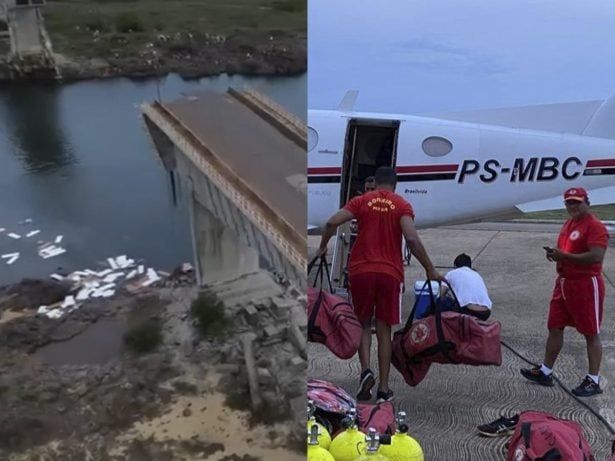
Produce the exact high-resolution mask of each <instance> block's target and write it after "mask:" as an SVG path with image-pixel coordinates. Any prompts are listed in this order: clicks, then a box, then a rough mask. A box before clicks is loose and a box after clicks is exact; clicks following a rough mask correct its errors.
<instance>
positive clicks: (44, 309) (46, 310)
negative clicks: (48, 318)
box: [36, 306, 49, 314]
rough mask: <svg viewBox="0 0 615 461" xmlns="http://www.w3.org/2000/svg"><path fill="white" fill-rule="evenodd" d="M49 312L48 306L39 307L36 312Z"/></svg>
mask: <svg viewBox="0 0 615 461" xmlns="http://www.w3.org/2000/svg"><path fill="white" fill-rule="evenodd" d="M47 312H49V307H48V306H39V307H38V310H37V311H36V313H37V314H46V313H47Z"/></svg>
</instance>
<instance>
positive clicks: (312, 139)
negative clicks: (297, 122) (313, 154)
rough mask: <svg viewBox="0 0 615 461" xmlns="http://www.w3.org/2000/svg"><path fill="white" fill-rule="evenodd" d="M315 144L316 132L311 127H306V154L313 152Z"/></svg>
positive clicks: (316, 142) (316, 139) (316, 141)
mask: <svg viewBox="0 0 615 461" xmlns="http://www.w3.org/2000/svg"><path fill="white" fill-rule="evenodd" d="M317 144H318V132H317V131H316V130H315V129H314V128H312V127H311V126H308V145H307V150H308V152H310V151H311V150H313V149H314V147H316V145H317Z"/></svg>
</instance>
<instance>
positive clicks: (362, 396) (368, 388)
mask: <svg viewBox="0 0 615 461" xmlns="http://www.w3.org/2000/svg"><path fill="white" fill-rule="evenodd" d="M375 384H376V378H374V372H373V371H372V370H370V369H369V368H368V369H367V370H365V371H364V372H363V373H361V377H360V380H359V390H358V392H357V400H371V398H372V387H374V385H375Z"/></svg>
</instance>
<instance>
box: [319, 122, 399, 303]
mask: <svg viewBox="0 0 615 461" xmlns="http://www.w3.org/2000/svg"><path fill="white" fill-rule="evenodd" d="M398 133H399V120H365V119H352V120H350V122H349V125H348V131H347V136H346V140H345V145H344V161H343V164H342V172H341V185H340V207H343V206H344V205H345V204H346V202H348V201H349V200H351V199H353V198H354V197H356V196H358V195H361V194H362V193H364V184H365V180H366V179H367V178H368V177H370V176H373V175H374V174H375V172H376V170H377V169H378V167H381V166H391V167H395V163H396V159H397V137H398ZM357 235H358V234H357V223H356V222H348V223H346V224H344V225H342V226H340V227H339V228H338V230H337V234H336V236H335V244H334V245H335V246H334V252H333V260H332V262H331V285H332V286H333V289H334V291H335V292H336V293H338V294H340V295H345V294H347V292H348V270H347V266H348V259H349V257H350V251H351V250H352V245H353V243H354V242H355V240H356V239H357Z"/></svg>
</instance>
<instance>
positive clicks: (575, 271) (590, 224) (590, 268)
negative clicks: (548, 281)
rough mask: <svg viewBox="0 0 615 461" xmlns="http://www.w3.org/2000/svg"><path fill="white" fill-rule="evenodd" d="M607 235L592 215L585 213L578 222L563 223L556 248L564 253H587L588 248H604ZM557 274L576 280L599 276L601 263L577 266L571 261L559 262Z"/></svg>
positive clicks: (607, 238)
mask: <svg viewBox="0 0 615 461" xmlns="http://www.w3.org/2000/svg"><path fill="white" fill-rule="evenodd" d="M608 242H609V233H608V232H607V230H606V227H604V224H602V223H601V222H600V220H598V219H597V218H596V217H595V216H594V215H593V214H591V213H587V214H586V215H585V216H583V217H582V218H581V219H579V220H578V221H575V220H573V219H569V220H568V221H566V222H565V223H564V226H563V227H562V230H561V231H560V233H559V238H558V239H557V248H559V249H560V250H562V251H565V252H566V253H573V254H579V253H587V252H588V251H589V247H590V246H597V247H602V248H606V247H607V245H608ZM556 267H557V273H558V274H559V275H561V276H562V277H569V278H578V277H583V276H592V275H600V274H601V273H602V263H595V264H589V265H588V264H579V263H576V262H573V261H568V260H566V261H559V262H558V263H557V266H556Z"/></svg>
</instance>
